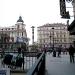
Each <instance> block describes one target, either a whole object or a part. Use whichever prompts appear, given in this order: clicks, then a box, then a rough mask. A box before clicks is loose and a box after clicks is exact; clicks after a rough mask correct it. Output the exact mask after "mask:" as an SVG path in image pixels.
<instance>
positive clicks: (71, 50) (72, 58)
mask: <svg viewBox="0 0 75 75" xmlns="http://www.w3.org/2000/svg"><path fill="white" fill-rule="evenodd" d="M74 51H75V50H74V47H73V46H72V45H70V47H69V55H70V62H71V63H74Z"/></svg>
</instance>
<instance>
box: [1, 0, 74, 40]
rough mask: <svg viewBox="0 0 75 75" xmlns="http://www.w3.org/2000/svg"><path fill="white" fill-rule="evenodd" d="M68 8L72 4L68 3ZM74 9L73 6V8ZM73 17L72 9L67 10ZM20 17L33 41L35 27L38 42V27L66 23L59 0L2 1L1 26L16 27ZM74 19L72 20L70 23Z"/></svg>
mask: <svg viewBox="0 0 75 75" xmlns="http://www.w3.org/2000/svg"><path fill="white" fill-rule="evenodd" d="M67 6H71V4H70V3H69V4H68V3H67ZM71 7H72V6H71ZM67 10H69V11H70V14H71V15H73V10H72V8H69V9H67ZM19 16H22V18H23V20H24V23H25V24H26V31H27V36H28V37H29V38H30V39H32V37H31V35H32V32H31V31H32V29H31V26H35V41H36V40H37V34H36V32H37V30H36V28H37V27H38V26H41V25H44V24H46V23H65V24H66V21H67V19H61V16H60V7H59V0H0V26H1V27H2V26H3V27H5V26H12V25H15V24H16V22H17V20H18V18H19ZM72 20H73V18H71V19H70V23H71V22H72Z"/></svg>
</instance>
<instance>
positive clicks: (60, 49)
mask: <svg viewBox="0 0 75 75" xmlns="http://www.w3.org/2000/svg"><path fill="white" fill-rule="evenodd" d="M61 51H62V47H61V45H60V46H59V48H58V57H60V55H61Z"/></svg>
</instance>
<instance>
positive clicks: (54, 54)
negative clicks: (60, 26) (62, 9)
mask: <svg viewBox="0 0 75 75" xmlns="http://www.w3.org/2000/svg"><path fill="white" fill-rule="evenodd" d="M52 30H53V57H56V51H55V50H54V27H53V28H52Z"/></svg>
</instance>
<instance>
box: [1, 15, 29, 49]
mask: <svg viewBox="0 0 75 75" xmlns="http://www.w3.org/2000/svg"><path fill="white" fill-rule="evenodd" d="M25 26H26V25H25V24H24V21H23V20H22V17H21V16H20V17H19V19H18V20H17V23H16V24H15V25H14V26H11V27H0V43H1V44H3V47H4V48H5V47H6V45H4V44H5V43H25V44H26V45H28V44H29V41H28V38H27V32H26V29H25ZM7 47H8V46H7Z"/></svg>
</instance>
